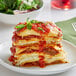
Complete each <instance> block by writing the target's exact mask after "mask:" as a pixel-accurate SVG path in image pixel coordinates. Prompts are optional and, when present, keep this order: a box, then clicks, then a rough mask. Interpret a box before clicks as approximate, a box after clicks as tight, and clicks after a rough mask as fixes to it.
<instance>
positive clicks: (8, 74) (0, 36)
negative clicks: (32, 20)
mask: <svg viewBox="0 0 76 76" xmlns="http://www.w3.org/2000/svg"><path fill="white" fill-rule="evenodd" d="M48 2H49V0H48ZM48 2H47V3H46V4H45V7H44V9H43V10H42V12H40V13H39V15H38V17H37V18H36V19H38V20H47V21H53V22H57V21H62V20H67V19H70V18H73V17H76V9H71V10H67V11H64V10H56V9H51V8H50V6H49V3H48ZM47 8H48V9H47ZM13 27H14V26H9V25H7V24H4V23H1V22H0V43H3V42H5V41H8V40H9V39H11V37H10V34H12V32H13V30H12V29H13ZM0 76H29V75H25V74H20V73H16V72H13V71H11V70H9V69H6V68H5V67H3V66H2V65H0ZM52 76H76V67H74V68H72V69H70V70H69V71H67V72H64V73H61V74H56V75H52Z"/></svg>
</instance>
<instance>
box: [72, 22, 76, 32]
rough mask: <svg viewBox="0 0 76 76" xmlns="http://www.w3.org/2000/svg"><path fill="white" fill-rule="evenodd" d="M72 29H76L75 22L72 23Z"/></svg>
mask: <svg viewBox="0 0 76 76" xmlns="http://www.w3.org/2000/svg"><path fill="white" fill-rule="evenodd" d="M72 26H73V29H74V30H75V31H76V23H72Z"/></svg>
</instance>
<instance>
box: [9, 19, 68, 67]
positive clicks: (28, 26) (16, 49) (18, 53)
mask: <svg viewBox="0 0 76 76" xmlns="http://www.w3.org/2000/svg"><path fill="white" fill-rule="evenodd" d="M15 29H16V30H15V32H14V33H13V37H12V47H11V48H10V50H11V53H12V56H11V57H10V58H9V60H10V61H11V62H12V64H13V65H16V66H40V67H45V66H46V65H51V64H59V63H67V61H66V57H65V52H64V51H63V49H62V45H61V43H60V42H61V40H62V31H61V30H60V28H58V27H57V26H56V25H55V24H53V23H52V22H40V21H36V20H31V21H27V22H25V23H19V24H18V25H17V26H16V27H15Z"/></svg>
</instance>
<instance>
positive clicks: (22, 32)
mask: <svg viewBox="0 0 76 76" xmlns="http://www.w3.org/2000/svg"><path fill="white" fill-rule="evenodd" d="M28 35H38V36H40V33H37V32H36V31H34V30H32V29H31V30H29V29H26V30H24V31H21V32H20V33H18V36H22V37H23V36H28Z"/></svg>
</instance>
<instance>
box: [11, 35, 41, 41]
mask: <svg viewBox="0 0 76 76" xmlns="http://www.w3.org/2000/svg"><path fill="white" fill-rule="evenodd" d="M31 38H38V39H40V38H41V37H40V36H37V35H29V36H25V37H21V36H18V35H17V34H15V35H13V37H12V41H18V40H30V39H31Z"/></svg>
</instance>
